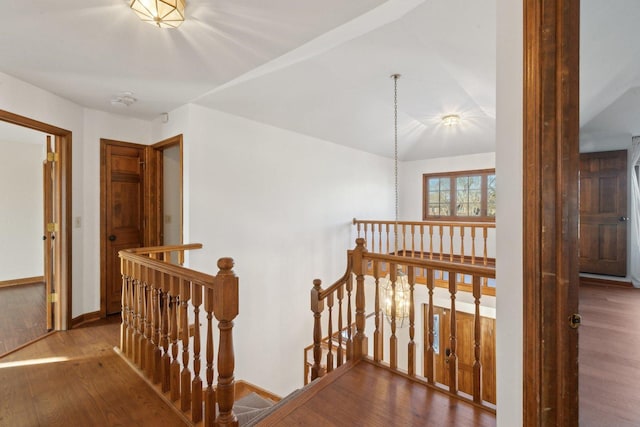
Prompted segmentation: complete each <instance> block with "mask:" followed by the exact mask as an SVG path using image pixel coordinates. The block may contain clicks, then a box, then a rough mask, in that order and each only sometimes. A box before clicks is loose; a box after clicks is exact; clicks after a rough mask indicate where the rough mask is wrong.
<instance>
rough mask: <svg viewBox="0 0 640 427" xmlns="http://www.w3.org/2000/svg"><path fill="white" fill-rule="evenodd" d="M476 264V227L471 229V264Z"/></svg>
mask: <svg viewBox="0 0 640 427" xmlns="http://www.w3.org/2000/svg"><path fill="white" fill-rule="evenodd" d="M475 263H476V226H475V225H474V226H472V227H471V264H474V265H475Z"/></svg>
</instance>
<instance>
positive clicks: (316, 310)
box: [311, 279, 324, 381]
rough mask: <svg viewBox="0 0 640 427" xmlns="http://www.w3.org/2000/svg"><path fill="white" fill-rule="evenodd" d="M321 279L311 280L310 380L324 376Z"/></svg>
mask: <svg viewBox="0 0 640 427" xmlns="http://www.w3.org/2000/svg"><path fill="white" fill-rule="evenodd" d="M320 285H322V281H321V280H320V279H314V280H313V288H312V289H311V311H312V312H313V366H312V367H311V381H313V380H315V379H316V378H319V377H322V376H324V370H323V369H322V322H321V320H322V311H323V310H324V301H323V300H322V299H320V293H321V292H322V287H321V286H320Z"/></svg>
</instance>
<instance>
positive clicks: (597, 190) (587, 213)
mask: <svg viewBox="0 0 640 427" xmlns="http://www.w3.org/2000/svg"><path fill="white" fill-rule="evenodd" d="M627 220H628V219H627V151H626V150H621V151H607V152H600V153H586V154H581V155H580V271H581V272H583V273H595V274H606V275H611V276H626V275H627Z"/></svg>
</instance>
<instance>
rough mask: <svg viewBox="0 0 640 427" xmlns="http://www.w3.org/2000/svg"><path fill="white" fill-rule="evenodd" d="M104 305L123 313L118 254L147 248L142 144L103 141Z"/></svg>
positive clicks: (108, 308) (112, 310) (112, 312)
mask: <svg viewBox="0 0 640 427" xmlns="http://www.w3.org/2000/svg"><path fill="white" fill-rule="evenodd" d="M100 142H101V187H102V194H101V202H102V209H101V217H102V218H101V222H102V227H101V228H102V236H101V243H102V248H103V250H102V254H101V263H102V266H101V267H102V268H101V275H102V287H101V288H102V290H103V295H102V300H103V301H102V304H101V309H102V310H103V312H105V314H107V315H108V314H114V313H118V312H120V308H121V298H122V291H121V289H122V278H121V275H120V259H119V258H118V252H119V251H120V250H122V249H128V248H138V247H141V246H142V245H143V239H144V234H143V226H144V194H143V191H144V156H145V147H144V146H142V145H138V144H131V143H124V142H118V141H108V140H101V141H100Z"/></svg>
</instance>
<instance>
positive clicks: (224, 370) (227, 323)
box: [213, 258, 238, 427]
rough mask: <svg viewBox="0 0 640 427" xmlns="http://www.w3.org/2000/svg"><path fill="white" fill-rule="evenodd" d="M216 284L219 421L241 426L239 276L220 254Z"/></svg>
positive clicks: (226, 424) (217, 423)
mask: <svg viewBox="0 0 640 427" xmlns="http://www.w3.org/2000/svg"><path fill="white" fill-rule="evenodd" d="M218 268H219V269H220V271H219V272H218V274H217V276H216V280H215V285H214V290H213V293H214V315H215V317H216V319H217V320H218V328H219V329H220V344H219V347H218V387H217V390H216V397H217V400H218V409H219V411H218V417H217V418H216V425H218V426H234V427H237V425H238V420H237V418H236V416H235V414H234V413H233V402H234V401H235V381H234V376H233V370H234V368H235V356H234V352H233V319H235V318H236V316H237V315H238V278H237V277H236V275H235V273H234V272H233V270H232V268H233V259H231V258H220V259H219V260H218Z"/></svg>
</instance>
